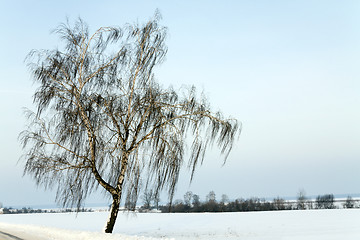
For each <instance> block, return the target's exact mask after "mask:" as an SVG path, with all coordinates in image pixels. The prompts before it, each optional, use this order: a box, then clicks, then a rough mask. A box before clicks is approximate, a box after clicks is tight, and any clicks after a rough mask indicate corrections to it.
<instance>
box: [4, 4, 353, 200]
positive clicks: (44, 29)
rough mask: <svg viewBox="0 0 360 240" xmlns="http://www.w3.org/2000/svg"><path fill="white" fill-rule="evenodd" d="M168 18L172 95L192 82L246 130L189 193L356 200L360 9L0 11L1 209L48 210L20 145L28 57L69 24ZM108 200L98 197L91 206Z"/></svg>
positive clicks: (52, 7)
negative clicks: (40, 206) (158, 15)
mask: <svg viewBox="0 0 360 240" xmlns="http://www.w3.org/2000/svg"><path fill="white" fill-rule="evenodd" d="M156 8H159V10H160V12H161V13H162V16H163V20H162V24H163V25H165V26H167V27H168V28H169V37H168V39H167V43H168V47H169V52H168V55H167V60H166V61H165V62H164V63H163V64H162V65H161V66H160V67H159V68H158V69H157V72H156V73H157V78H158V80H159V81H160V82H161V83H162V84H163V85H164V86H168V85H169V84H172V85H174V86H176V87H180V86H181V85H183V84H185V85H188V84H195V85H196V86H197V87H198V89H199V90H204V92H205V93H206V95H207V96H208V98H209V100H210V102H211V103H212V106H213V109H214V110H221V111H222V112H223V113H224V114H225V115H226V116H232V117H235V118H237V119H239V120H240V121H242V123H243V132H242V134H241V137H240V140H239V142H238V143H237V144H236V146H235V148H234V150H233V152H232V153H231V155H230V157H229V159H228V163H227V164H226V165H225V166H223V167H221V165H222V161H221V159H220V158H219V154H218V153H217V152H216V151H211V152H209V154H208V155H207V158H206V161H205V163H204V165H203V167H201V168H200V169H199V170H198V172H197V174H196V175H195V179H194V182H193V183H192V185H191V186H190V187H189V181H188V174H187V173H184V174H183V176H182V178H180V182H179V187H178V194H177V197H178V198H181V197H182V195H183V194H184V193H185V192H186V191H187V190H192V191H193V192H195V193H198V194H200V196H201V198H202V199H205V195H206V194H207V193H208V192H209V191H210V190H214V191H215V192H216V193H217V195H218V196H219V197H220V195H221V194H223V193H225V194H227V195H228V196H229V197H230V198H237V197H245V198H246V197H251V196H258V197H276V196H295V195H296V194H297V192H298V191H299V189H301V188H303V189H305V190H306V192H307V194H308V195H317V194H324V193H334V194H351V193H360V188H359V183H360V174H359V172H360V147H359V146H360V124H359V123H360V68H359V66H360V15H359V12H360V2H359V1H347V0H345V1H330V0H323V1H310V0H309V1H307V0H301V1H268V0H263V1H260V0H259V1H256V0H248V1H224V0H222V1H190V0H189V1H178V2H177V3H175V1H132V2H131V3H128V2H127V1H102V2H99V1H73V0H72V1H56V2H54V1H45V0H43V1H3V0H1V1H0V26H1V38H0V52H1V55H0V56H1V57H0V81H1V87H0V107H1V112H2V114H1V118H0V133H1V136H2V137H1V138H0V150H1V153H2V154H1V156H0V169H1V174H0V189H1V191H0V202H3V203H4V204H5V205H34V204H47V203H52V202H53V200H54V197H55V196H54V194H53V193H52V192H44V191H43V189H37V188H36V187H35V184H34V182H33V181H32V180H30V178H29V177H24V178H22V167H23V163H21V162H20V163H18V164H17V161H18V159H19V157H20V156H21V154H22V152H21V149H20V146H19V143H18V141H17V136H18V134H19V132H20V131H21V130H23V128H24V125H25V119H24V117H23V115H22V107H29V108H31V107H32V102H31V101H32V100H31V95H32V93H33V91H34V86H33V85H32V81H31V79H30V75H29V72H28V70H27V68H26V65H25V64H24V58H25V56H26V54H27V53H28V52H29V51H30V50H31V49H41V48H44V49H49V48H50V49H52V48H55V47H56V46H57V45H58V43H59V42H58V39H57V37H56V36H55V35H50V31H51V30H52V29H54V28H55V27H56V26H57V25H58V24H59V23H61V22H64V21H65V19H66V17H69V19H70V20H71V21H73V20H74V19H76V18H77V17H79V16H80V17H82V18H83V19H84V20H85V21H86V22H87V23H88V24H89V25H90V27H91V28H92V29H93V30H94V29H96V28H98V27H100V26H111V25H119V26H122V25H123V24H125V23H127V22H134V21H139V22H143V21H146V20H147V19H149V17H151V16H152V15H153V14H154V11H155V9H156ZM94 201H100V200H99V198H97V197H94V198H93V199H89V201H88V202H94Z"/></svg>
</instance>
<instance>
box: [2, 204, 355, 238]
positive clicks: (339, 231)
mask: <svg viewBox="0 0 360 240" xmlns="http://www.w3.org/2000/svg"><path fill="white" fill-rule="evenodd" d="M107 217H108V212H92V213H79V214H78V215H77V216H76V214H74V213H55V214H50V213H43V214H23V215H20V214H19V215H0V231H2V232H6V231H7V232H8V233H11V234H14V235H15V233H17V234H18V235H17V236H24V234H25V233H26V234H29V235H30V236H35V237H34V238H33V239H36V240H41V239H46V240H50V239H51V240H65V239H67V240H68V239H79V240H85V239H86V240H100V239H101V240H140V239H141V240H145V239H146V240H149V239H178V240H183V239H189V240H193V239H201V240H205V239H206V240H213V239H216V240H220V239H221V240H225V239H226V240H233V239H241V240H260V239H261V240H263V239H266V240H272V239H274V240H275V239H276V240H279V239H281V240H295V239H296V240H297V239H306V240H312V239H314V240H315V239H316V240H332V239H333V240H339V239H341V240H345V239H351V240H353V239H360V224H359V220H360V209H335V210H303V211H274V212H247V213H176V214H174V213H170V214H166V213H137V214H133V213H121V214H119V217H118V220H117V224H116V227H115V231H114V234H112V235H110V234H104V233H101V231H102V228H103V226H104V224H105V221H106V219H107ZM25 239H26V238H25ZM30 239H32V238H30Z"/></svg>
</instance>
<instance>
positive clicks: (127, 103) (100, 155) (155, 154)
mask: <svg viewBox="0 0 360 240" xmlns="http://www.w3.org/2000/svg"><path fill="white" fill-rule="evenodd" d="M159 21H160V16H159V14H158V13H156V14H155V16H154V17H153V18H151V19H150V20H149V21H148V22H146V23H145V24H128V25H126V26H125V27H101V28H99V29H98V30H96V31H95V32H93V33H90V30H89V27H88V26H87V24H86V23H85V22H83V21H82V20H81V19H79V20H78V21H76V23H75V24H74V25H71V24H70V23H64V24H61V25H60V26H59V27H58V28H57V29H56V30H55V31H54V33H55V34H58V36H59V38H60V39H61V40H62V43H63V44H62V45H61V46H63V47H62V48H59V49H55V50H33V51H31V52H30V53H29V55H28V57H27V63H28V66H29V69H30V71H31V73H32V78H33V80H34V82H35V83H36V84H37V86H38V88H37V90H36V91H35V94H34V97H33V100H34V105H35V106H36V110H35V111H27V116H28V127H27V129H26V130H25V131H23V132H22V133H21V134H20V139H21V142H22V145H23V149H24V152H25V154H24V162H25V167H24V174H28V175H30V176H32V177H33V178H34V179H35V181H36V183H37V184H38V185H41V186H43V187H45V188H55V189H57V194H56V201H57V202H58V203H60V204H61V205H62V206H64V207H65V206H66V207H70V206H76V207H78V208H80V207H81V206H82V205H83V203H84V200H85V199H86V198H87V197H88V196H89V194H91V193H93V192H94V191H97V190H98V189H101V190H102V192H103V193H104V194H105V195H107V196H109V198H110V199H112V205H111V210H110V216H109V220H108V221H107V223H106V227H105V232H107V233H111V232H112V231H113V228H114V224H115V221H116V218H117V214H118V212H119V206H120V203H121V201H123V202H128V203H132V206H134V204H136V201H137V199H138V196H140V194H141V193H142V192H145V191H149V190H152V191H153V192H154V194H155V195H158V193H159V192H160V191H167V192H168V195H169V198H170V199H172V196H173V194H174V191H175V186H176V184H177V182H178V177H179V171H180V169H181V167H183V166H188V167H189V168H190V171H191V173H192V174H191V176H193V174H194V172H195V170H196V168H197V167H198V166H199V165H201V163H202V162H203V160H204V154H205V152H206V150H207V148H208V147H209V146H211V145H215V146H217V147H218V148H219V149H220V151H221V153H222V154H223V155H224V160H226V158H227V156H228V154H229V153H230V151H231V149H232V146H233V143H234V141H235V140H236V138H237V135H238V134H239V132H240V124H239V122H238V121H237V120H235V119H226V118H224V117H223V116H222V114H221V113H220V112H212V111H211V109H210V105H209V103H208V101H207V100H206V98H204V97H202V96H198V94H197V92H196V90H195V87H189V88H187V89H182V90H178V91H175V90H174V89H173V88H172V87H168V88H164V87H162V86H161V85H160V84H159V83H158V82H157V81H156V80H155V77H154V67H155V66H157V65H159V64H160V63H162V62H163V60H164V57H165V55H166V52H167V47H166V45H165V39H166V33H167V29H166V28H165V27H163V26H161V25H160V24H159ZM187 144H188V145H190V146H189V147H188V148H186V146H187ZM186 149H188V151H187V152H186V151H185V150H186ZM185 154H186V155H185ZM185 156H186V158H185ZM187 156H188V157H187ZM214 177H216V176H214ZM191 178H192V177H191Z"/></svg>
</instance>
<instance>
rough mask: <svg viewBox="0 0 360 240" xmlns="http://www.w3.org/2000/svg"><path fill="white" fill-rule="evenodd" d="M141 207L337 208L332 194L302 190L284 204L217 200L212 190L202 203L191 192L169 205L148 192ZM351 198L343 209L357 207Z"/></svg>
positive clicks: (182, 209)
mask: <svg viewBox="0 0 360 240" xmlns="http://www.w3.org/2000/svg"><path fill="white" fill-rule="evenodd" d="M142 198H143V200H144V205H143V206H141V207H140V208H139V211H140V212H147V211H151V210H155V209H156V210H158V211H161V212H164V213H166V212H250V211H280V210H304V209H335V208H338V207H339V205H336V204H335V198H334V195H333V194H325V195H319V196H318V197H317V198H316V199H315V200H310V199H308V198H307V197H306V194H305V191H300V193H299V194H298V197H297V200H295V201H286V200H285V199H283V198H280V197H277V198H275V199H273V200H272V201H268V200H265V199H264V198H258V197H252V198H248V199H243V198H238V199H236V200H234V201H230V200H229V198H228V196H227V195H226V194H223V195H222V196H221V199H220V200H219V201H218V200H217V199H216V194H215V192H214V191H210V192H209V194H208V195H207V196H206V200H205V201H200V197H199V195H197V194H194V193H192V192H190V191H189V192H186V193H185V194H184V198H183V200H181V199H178V200H175V201H174V203H172V204H168V205H159V201H160V199H159V198H158V197H156V198H153V195H152V193H151V192H149V193H146V194H144V195H143V196H142ZM356 203H357V200H353V199H352V198H351V197H350V196H349V197H348V198H347V199H346V200H342V207H343V208H359V205H357V204H356Z"/></svg>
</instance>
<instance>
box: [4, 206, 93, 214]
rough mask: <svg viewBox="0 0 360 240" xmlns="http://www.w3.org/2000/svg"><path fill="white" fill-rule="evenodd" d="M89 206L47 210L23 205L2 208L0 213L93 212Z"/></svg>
mask: <svg viewBox="0 0 360 240" xmlns="http://www.w3.org/2000/svg"><path fill="white" fill-rule="evenodd" d="M93 211H94V210H92V209H91V208H81V209H79V210H77V209H73V208H66V209H58V210H53V209H50V210H47V209H32V208H29V207H28V208H26V207H23V208H21V209H17V208H12V207H9V208H2V214H27V213H67V212H93Z"/></svg>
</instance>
